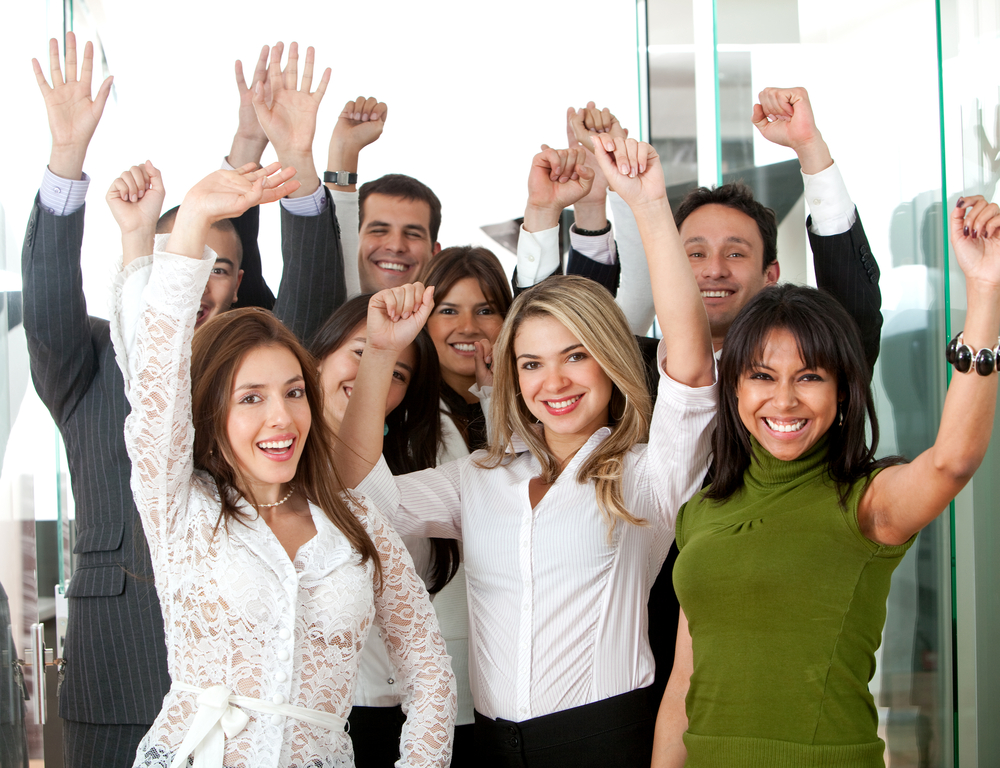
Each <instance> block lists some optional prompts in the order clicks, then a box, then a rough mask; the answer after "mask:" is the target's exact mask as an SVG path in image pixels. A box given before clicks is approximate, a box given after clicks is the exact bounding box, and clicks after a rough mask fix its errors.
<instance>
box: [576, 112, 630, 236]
mask: <svg viewBox="0 0 1000 768" xmlns="http://www.w3.org/2000/svg"><path fill="white" fill-rule="evenodd" d="M598 133H604V134H607V135H608V136H610V137H611V138H613V139H619V138H620V139H625V138H628V129H627V128H623V127H622V124H621V123H620V122H618V118H617V117H615V116H614V115H612V114H611V110H609V109H608V108H607V107H605V108H604V109H598V108H597V106H596V105H595V104H594V102H592V101H589V102H587V106H586V107H585V108H582V109H573V107H569V108H568V109H567V110H566V138H567V139H568V141H569V144H568V146H569V147H573V148H582V149H583V150H584V152H586V162H587V167H588V168H590V169H592V170H593V171H594V184H593V186H592V187H591V188H590V192H589V193H587V196H586V197H584V198H581V199H580V200H579V201H578V202H577V203H576V204H575V206H574V214H575V218H576V225H577V226H578V227H582V228H583V229H593V230H597V229H602V228H603V227H604V226H605V225H606V224H607V222H608V219H607V215H606V210H605V202H606V200H607V196H608V180H607V178H605V176H604V172H603V171H602V170H601V166H600V165H599V164H598V163H597V158H595V157H594V149H593V143H592V137H593V136H594V135H596V134H598Z"/></svg>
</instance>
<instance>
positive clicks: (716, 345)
mask: <svg viewBox="0 0 1000 768" xmlns="http://www.w3.org/2000/svg"><path fill="white" fill-rule="evenodd" d="M725 340H726V334H725V332H723V333H722V334H721V335H718V336H716V335H715V334H714V333H713V334H712V351H713V352H718V351H719V350H720V349H722V342H723V341H725Z"/></svg>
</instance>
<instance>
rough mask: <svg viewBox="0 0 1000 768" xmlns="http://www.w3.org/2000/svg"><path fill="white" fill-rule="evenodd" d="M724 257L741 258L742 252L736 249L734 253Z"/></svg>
mask: <svg viewBox="0 0 1000 768" xmlns="http://www.w3.org/2000/svg"><path fill="white" fill-rule="evenodd" d="M726 258H727V259H742V258H743V254H742V253H739V252H738V251H736V252H734V253H731V254H729V255H728V256H727V257H726Z"/></svg>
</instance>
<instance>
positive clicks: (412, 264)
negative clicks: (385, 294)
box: [358, 192, 441, 293]
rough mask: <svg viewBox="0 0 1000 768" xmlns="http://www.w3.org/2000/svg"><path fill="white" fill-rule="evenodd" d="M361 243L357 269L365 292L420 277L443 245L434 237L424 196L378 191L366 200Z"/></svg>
mask: <svg viewBox="0 0 1000 768" xmlns="http://www.w3.org/2000/svg"><path fill="white" fill-rule="evenodd" d="M364 217H365V218H364V221H362V222H361V231H360V233H359V236H360V241H359V244H358V272H359V274H360V276H361V288H362V290H363V291H364V292H365V293H375V292H377V291H381V290H383V289H384V288H396V287H397V286H400V285H405V284H406V283H412V282H413V281H414V280H416V279H417V274H418V273H419V272H420V270H421V269H422V268H423V266H424V264H426V263H427V261H428V260H429V259H430V258H431V256H433V255H434V254H435V253H437V252H438V251H440V250H441V246H440V245H439V244H438V243H435V242H434V241H433V240H431V229H430V227H431V224H430V222H431V207H430V205H428V204H427V203H426V202H424V201H423V200H408V199H406V198H404V197H390V196H389V195H382V194H379V193H377V192H375V193H372V194H370V195H368V197H367V198H365V203H364Z"/></svg>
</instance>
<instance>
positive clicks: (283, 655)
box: [278, 648, 288, 661]
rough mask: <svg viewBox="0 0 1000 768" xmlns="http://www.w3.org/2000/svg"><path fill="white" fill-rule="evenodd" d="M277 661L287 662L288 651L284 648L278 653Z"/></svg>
mask: <svg viewBox="0 0 1000 768" xmlns="http://www.w3.org/2000/svg"><path fill="white" fill-rule="evenodd" d="M278 661H288V651H286V650H285V649H284V648H282V649H281V650H280V651H278Z"/></svg>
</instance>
